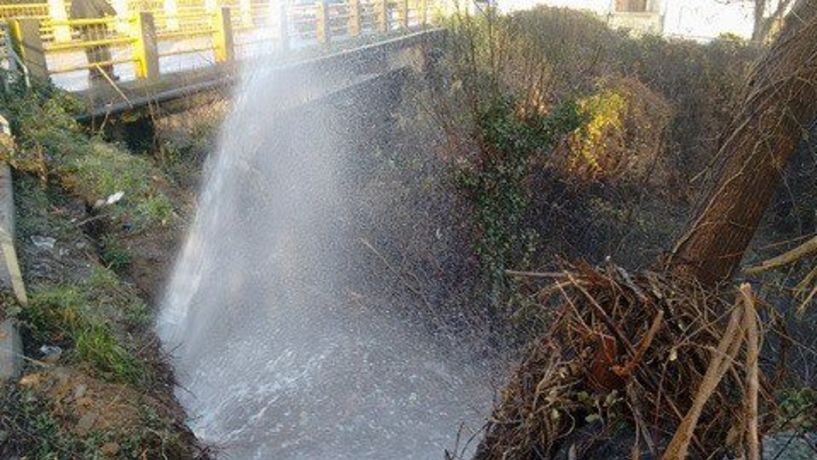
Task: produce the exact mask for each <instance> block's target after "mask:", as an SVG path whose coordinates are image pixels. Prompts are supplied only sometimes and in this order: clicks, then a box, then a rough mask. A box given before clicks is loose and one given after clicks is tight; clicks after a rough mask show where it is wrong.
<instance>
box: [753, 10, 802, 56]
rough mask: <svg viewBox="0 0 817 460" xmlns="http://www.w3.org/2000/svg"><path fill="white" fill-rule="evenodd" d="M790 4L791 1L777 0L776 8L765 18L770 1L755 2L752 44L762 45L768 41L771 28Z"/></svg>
mask: <svg viewBox="0 0 817 460" xmlns="http://www.w3.org/2000/svg"><path fill="white" fill-rule="evenodd" d="M791 2H792V0H779V1H778V2H777V8H776V9H775V10H774V12H773V13H772V14H771V15H769V16H768V17H767V16H766V7H767V6H769V3H770V0H755V11H754V26H753V29H752V42H753V43H755V44H756V45H762V44H764V43H765V42H766V40H768V39H769V34H770V33H771V32H772V28H773V27H774V25H775V24H776V23H777V22H778V21H780V20H781V19H783V16H785V15H786V11H787V10H788V9H789V6H790V5H791Z"/></svg>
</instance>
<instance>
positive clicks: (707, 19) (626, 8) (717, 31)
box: [498, 0, 754, 41]
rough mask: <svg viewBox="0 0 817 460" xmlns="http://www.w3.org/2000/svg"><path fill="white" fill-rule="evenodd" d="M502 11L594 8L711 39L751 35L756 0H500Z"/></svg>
mask: <svg viewBox="0 0 817 460" xmlns="http://www.w3.org/2000/svg"><path fill="white" fill-rule="evenodd" d="M498 3H499V8H500V9H501V10H503V11H514V10H520V9H528V8H533V7H535V6H537V5H549V6H560V7H568V8H575V9H581V10H587V11H592V12H593V13H596V14H598V15H599V16H602V17H603V18H605V19H606V20H607V21H609V23H610V25H611V26H613V27H620V28H626V29H630V30H632V31H633V32H634V33H651V34H660V35H663V36H666V37H678V38H689V39H694V40H699V41H708V40H711V39H713V38H716V37H718V36H719V35H721V34H727V33H728V34H734V35H737V36H739V37H742V38H746V39H748V38H751V36H752V27H753V13H754V1H753V0H731V1H730V0H498Z"/></svg>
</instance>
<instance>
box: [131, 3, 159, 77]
mask: <svg viewBox="0 0 817 460" xmlns="http://www.w3.org/2000/svg"><path fill="white" fill-rule="evenodd" d="M133 33H134V35H135V36H134V37H133V38H134V39H135V41H134V44H133V60H134V61H135V62H136V78H142V79H147V80H155V79H157V78H159V46H158V43H157V41H156V24H155V23H154V21H153V13H150V12H147V11H143V12H141V13H139V15H138V16H137V17H136V26H135V27H134V30H133Z"/></svg>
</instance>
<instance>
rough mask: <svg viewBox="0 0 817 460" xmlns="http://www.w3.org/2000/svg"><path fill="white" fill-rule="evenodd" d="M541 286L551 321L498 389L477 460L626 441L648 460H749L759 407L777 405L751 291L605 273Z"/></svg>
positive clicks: (568, 275) (571, 274) (559, 278)
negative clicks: (733, 457) (589, 438)
mask: <svg viewBox="0 0 817 460" xmlns="http://www.w3.org/2000/svg"><path fill="white" fill-rule="evenodd" d="M540 275H541V276H547V277H548V278H552V283H550V285H549V286H548V287H546V288H545V289H543V290H542V291H540V293H539V294H540V296H541V299H540V300H541V303H542V305H544V306H545V308H556V309H558V312H557V315H555V317H556V318H557V319H556V321H555V322H554V323H553V325H552V328H551V330H550V331H549V333H548V334H546V335H545V336H543V337H542V338H540V339H539V340H538V341H537V342H536V343H534V344H532V345H531V347H530V350H528V352H527V353H526V357H525V359H524V361H523V362H522V363H521V364H520V365H519V367H518V369H516V371H515V372H514V374H513V376H512V377H511V380H510V382H509V383H508V385H507V387H506V388H505V389H504V391H503V393H502V395H501V400H500V401H499V403H498V405H497V407H496V408H495V410H494V413H493V415H492V418H491V420H490V422H489V424H488V427H487V431H486V434H485V438H484V439H483V441H482V444H481V445H480V447H479V452H478V454H477V458H478V459H539V458H543V459H546V458H554V457H557V456H558V457H561V456H562V455H566V456H567V457H571V456H572V455H573V454H578V456H579V457H578V458H582V457H581V456H582V455H583V453H587V452H590V451H591V450H592V449H597V448H598V444H597V445H596V446H595V447H591V446H589V445H588V444H592V443H593V442H595V441H597V440H598V439H599V437H605V436H606V437H607V438H608V439H609V438H611V437H615V436H618V437H619V440H618V441H620V440H621V439H620V438H621V433H622V432H626V433H628V435H627V439H628V440H629V442H630V444H631V446H630V447H629V449H630V451H631V452H634V453H638V452H651V454H652V456H653V458H658V456H660V455H663V458H664V459H675V458H686V454H687V453H688V454H689V455H690V456H692V457H693V458H712V457H713V456H715V457H716V458H720V457H721V456H722V455H723V454H725V453H728V452H732V453H746V454H748V455H749V456H750V458H751V457H753V456H754V455H756V452H757V450H756V449H757V436H758V433H759V432H760V433H762V432H763V430H764V428H768V424H769V421H770V420H769V417H768V416H767V417H766V418H764V416H763V414H762V413H761V415H760V416H758V406H760V408H761V409H764V410H766V412H769V410H770V408H772V407H773V404H774V403H773V401H772V400H771V397H770V389H769V388H768V386H769V382H768V381H766V380H765V379H764V376H763V374H762V371H761V370H759V369H758V366H757V361H758V358H757V348H758V346H759V343H760V340H761V337H762V334H763V331H762V330H758V322H757V319H756V311H755V307H754V305H755V301H754V299H753V297H752V294H751V289H750V288H749V286H748V285H744V286H743V287H742V288H741V292H739V293H736V292H734V291H729V292H724V291H714V290H708V289H704V288H703V287H701V286H700V285H699V284H697V283H695V282H690V281H679V280H678V279H677V277H668V276H664V275H662V274H660V273H656V272H649V271H645V272H641V273H638V274H637V275H630V274H628V273H627V272H626V271H625V270H624V269H622V268H620V267H618V266H615V265H612V264H609V265H607V266H606V267H604V268H594V267H590V266H588V265H586V264H582V265H570V266H567V267H566V269H565V270H564V271H563V272H561V273H551V274H540ZM747 365H748V366H747ZM747 367H748V368H747ZM758 382H759V383H758ZM758 399H759V400H760V401H759V402H758ZM593 427H596V428H593ZM580 432H584V433H585V434H586V433H588V432H592V433H594V441H593V442H590V443H588V442H584V443H582V442H579V441H577V440H576V438H577V436H576V433H580ZM613 432H615V433H616V434H615V435H613V434H612V433H613ZM585 437H586V436H585ZM670 440H672V441H671V442H670ZM584 441H586V439H585V440H584ZM571 451H572V452H571ZM557 452H558V455H557ZM566 452H569V453H568V454H565V453H566ZM606 455H607V456H603V457H602V458H612V457H609V455H611V453H610V452H609V451H608V452H607V454H606Z"/></svg>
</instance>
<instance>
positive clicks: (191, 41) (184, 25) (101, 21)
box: [6, 0, 429, 79]
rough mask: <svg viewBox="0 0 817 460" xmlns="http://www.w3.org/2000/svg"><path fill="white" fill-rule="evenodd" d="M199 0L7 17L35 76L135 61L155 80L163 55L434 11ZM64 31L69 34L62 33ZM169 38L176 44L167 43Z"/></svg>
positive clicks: (279, 43)
mask: <svg viewBox="0 0 817 460" xmlns="http://www.w3.org/2000/svg"><path fill="white" fill-rule="evenodd" d="M144 1H145V0H140V2H142V3H143V2H144ZM193 1H194V0H163V1H162V2H161V3H162V5H163V6H164V7H165V8H163V9H162V10H161V11H158V12H152V11H142V12H139V13H131V14H128V15H125V16H123V15H118V16H110V17H105V18H98V19H63V20H55V19H52V18H50V17H48V18H43V17H39V16H26V17H15V18H10V19H7V20H6V21H7V22H8V25H9V30H10V31H11V43H12V46H13V47H14V49H15V50H17V54H18V55H19V56H20V57H21V59H22V60H23V62H24V63H25V66H26V67H27V68H28V69H29V72H30V74H31V76H32V77H38V78H49V77H50V76H51V75H55V74H64V73H71V72H78V71H88V72H91V73H95V74H103V76H106V77H112V75H110V73H111V72H109V71H108V70H105V69H112V68H113V66H115V65H122V64H132V65H133V66H134V67H133V68H134V75H135V77H136V78H137V79H155V78H157V77H158V76H159V75H160V74H161V70H160V59H161V58H166V57H169V56H176V55H181V54H190V53H212V61H213V62H215V63H217V64H219V63H229V62H231V61H234V60H235V59H236V50H237V49H241V47H243V46H248V45H253V44H259V43H261V44H262V45H261V46H262V48H263V49H265V50H269V51H273V50H280V49H287V48H289V47H290V43H291V42H292V41H294V40H298V41H299V42H300V43H301V44H303V43H304V42H313V41H314V42H315V43H318V44H328V43H331V42H332V41H334V40H338V39H342V38H351V37H356V36H359V35H363V34H373V33H387V32H391V31H394V30H408V29H410V28H415V27H422V26H424V25H425V24H426V22H427V18H428V17H429V11H428V8H429V3H428V2H427V0H344V1H343V2H331V3H330V1H331V0H321V1H318V2H316V3H312V4H299V5H291V6H286V5H285V4H284V3H282V2H278V1H275V2H271V1H270V0H230V1H232V2H233V3H234V4H235V5H234V6H222V7H220V8H217V9H215V10H210V9H207V8H206V7H201V6H198V5H196V4H193V3H192V2H193ZM206 1H212V0H206ZM168 3H173V5H171V6H172V8H166V7H167V5H168ZM32 11H33V10H32ZM60 30H61V31H63V32H61V33H62V34H63V35H65V34H67V36H68V39H67V40H65V39H59V40H58V39H57V36H58V35H59V34H58V33H57V31H60ZM255 31H265V32H266V33H263V34H256V33H254V32H255ZM63 38H64V37H63ZM168 43H171V44H172V46H160V45H166V44H168ZM83 54H84V55H85V58H84V59H83V58H82V55H83ZM60 55H71V59H60V58H59V56H60ZM49 64H50V65H49Z"/></svg>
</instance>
